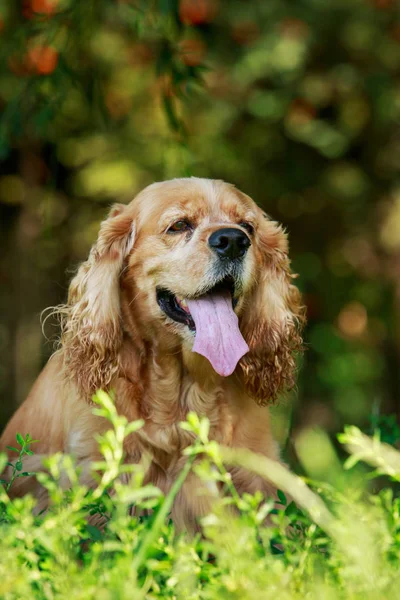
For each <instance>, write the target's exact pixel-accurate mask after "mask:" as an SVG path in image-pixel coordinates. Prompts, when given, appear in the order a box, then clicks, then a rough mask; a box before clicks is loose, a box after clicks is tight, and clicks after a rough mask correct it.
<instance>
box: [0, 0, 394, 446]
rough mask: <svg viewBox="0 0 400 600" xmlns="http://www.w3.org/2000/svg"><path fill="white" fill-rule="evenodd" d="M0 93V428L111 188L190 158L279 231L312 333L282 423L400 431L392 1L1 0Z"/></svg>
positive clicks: (19, 396)
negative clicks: (249, 200)
mask: <svg viewBox="0 0 400 600" xmlns="http://www.w3.org/2000/svg"><path fill="white" fill-rule="evenodd" d="M0 108H1V111H2V115H1V119H0V160H1V167H0V169H1V170H0V228H1V235H0V285H1V294H0V429H1V428H2V426H4V424H5V422H6V420H7V418H8V417H9V416H10V415H11V413H12V412H13V411H14V410H15V408H16V407H17V406H18V405H19V404H20V403H21V402H22V401H23V399H24V398H25V396H26V394H27V393H28V391H29V389H30V387H31V385H32V383H33V381H34V380H35V378H36V376H37V375H38V373H39V371H40V369H41V367H42V366H43V364H44V363H45V361H46V360H47V358H48V356H49V355H50V353H51V352H52V348H53V343H54V340H55V339H56V337H57V326H56V324H55V323H51V322H48V323H47V324H46V325H45V327H44V330H45V334H46V337H47V340H46V337H45V336H44V335H43V334H42V329H41V324H40V313H41V311H42V310H43V309H44V308H46V307H48V306H52V305H55V304H58V303H60V302H63V301H65V299H66V294H67V288H68V282H69V280H70V278H71V276H72V273H73V271H74V269H75V268H76V266H77V264H78V263H79V262H80V261H81V260H83V259H84V258H85V257H86V255H87V253H88V250H89V248H90V246H91V244H92V242H93V241H94V239H95V237H96V233H97V230H98V226H99V222H100V220H101V219H102V218H103V217H104V215H105V213H106V212H107V210H108V207H109V206H110V204H111V203H112V202H114V201H122V202H127V201H129V200H130V199H131V198H132V197H133V196H134V195H135V194H136V193H137V192H138V191H139V190H140V189H142V188H143V187H144V186H145V185H147V184H149V183H151V182H153V181H155V180H162V179H166V178H171V177H176V176H182V175H184V176H185V175H197V176H204V177H210V178H222V179H225V180H227V181H230V182H233V183H235V184H236V185H237V186H238V187H239V188H241V189H242V190H243V191H245V192H246V193H248V194H249V195H251V196H252V197H253V198H254V199H255V200H256V201H257V202H258V203H259V204H260V205H262V207H263V208H264V209H265V210H266V211H267V212H268V214H270V215H271V216H272V217H273V218H274V219H277V220H279V221H281V222H282V223H283V224H284V225H285V227H286V228H287V230H288V233H289V236H290V243H291V256H292V260H293V268H294V270H295V271H296V272H298V273H299V274H300V277H299V279H298V280H297V281H298V285H299V287H300V288H301V290H302V291H303V293H304V297H305V302H306V304H307V309H308V326H307V330H306V346H307V352H306V354H305V357H304V360H303V364H302V369H301V374H300V379H299V385H298V389H297V390H296V393H294V394H292V397H291V398H290V401H289V402H288V401H287V402H285V403H283V405H282V406H281V408H278V409H277V410H276V411H275V418H276V428H277V432H278V437H280V439H281V440H285V439H286V437H287V434H288V431H289V429H291V431H292V437H296V436H298V434H299V433H301V432H303V431H304V430H305V429H309V428H313V427H319V428H322V429H323V430H325V431H326V432H328V433H329V434H334V433H335V432H337V431H339V430H341V428H342V427H343V424H345V423H352V424H356V425H359V426H361V427H362V428H363V429H364V430H365V431H370V430H371V428H373V427H374V426H375V425H376V424H379V426H380V427H381V429H382V431H383V432H384V435H386V436H389V437H390V436H392V437H393V436H394V437H396V436H397V437H399V436H398V434H399V428H398V425H397V423H398V418H399V416H400V406H399V401H398V400H399V398H400V372H399V358H400V321H399V315H400V312H399V311H400V179H399V170H400V128H399V124H400V5H399V3H398V2H397V1H396V0H335V1H334V2H332V1H330V0H296V1H294V0H230V1H229V2H227V1H226V2H222V0H221V1H219V2H218V1H217V0H181V1H180V2H178V1H177V0H158V1H155V0H154V1H151V0H149V1H146V2H142V1H140V0H80V1H79V0H14V2H9V1H8V0H0ZM385 431H386V433H385ZM392 441H395V440H392Z"/></svg>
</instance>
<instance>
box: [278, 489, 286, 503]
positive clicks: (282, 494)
mask: <svg viewBox="0 0 400 600" xmlns="http://www.w3.org/2000/svg"><path fill="white" fill-rule="evenodd" d="M276 494H277V496H278V498H279V501H280V503H281V504H283V505H284V506H286V504H287V499H286V496H285V494H284V493H283V492H282V490H277V492H276Z"/></svg>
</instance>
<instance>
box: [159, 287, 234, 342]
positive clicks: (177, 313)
mask: <svg viewBox="0 0 400 600" xmlns="http://www.w3.org/2000/svg"><path fill="white" fill-rule="evenodd" d="M156 292H157V302H158V306H159V307H160V308H161V310H162V311H163V312H164V313H165V314H166V315H167V317H169V318H170V319H172V320H173V321H176V322H177V323H182V324H183V325H187V327H188V328H189V329H190V331H196V324H195V322H194V319H193V317H192V314H191V312H190V309H189V306H188V301H189V302H190V299H189V298H182V297H181V296H178V295H176V294H173V293H172V292H171V291H169V290H167V289H165V288H157V290H156ZM213 295H215V296H217V295H226V296H227V297H230V298H231V302H232V308H235V306H236V305H237V303H238V298H235V280H234V279H233V277H225V278H224V279H222V280H221V281H219V282H218V283H217V284H216V285H214V286H213V287H212V288H210V289H209V290H207V291H206V292H205V293H204V294H201V295H198V296H195V297H193V298H191V299H192V300H197V299H199V298H205V297H207V296H208V297H211V296H213Z"/></svg>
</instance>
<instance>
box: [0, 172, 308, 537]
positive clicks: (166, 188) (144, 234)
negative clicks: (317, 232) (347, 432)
mask: <svg viewBox="0 0 400 600" xmlns="http://www.w3.org/2000/svg"><path fill="white" fill-rule="evenodd" d="M293 278H294V275H293V274H292V273H291V271H290V261H289V258H288V242H287V236H286V234H285V232H284V230H283V228H282V227H281V226H280V225H279V224H277V223H276V222H274V221H273V220H271V219H270V218H269V217H268V216H267V215H266V214H265V213H264V212H263V211H262V210H261V209H260V208H259V207H258V206H257V205H256V204H255V202H254V201H253V200H252V199H251V198H250V197H249V196H247V195H246V194H244V193H243V192H241V191H239V190H238V189H237V188H235V187H234V186H233V185H231V184H228V183H225V182H223V181H219V180H209V179H201V178H195V177H192V178H182V179H173V180H170V181H165V182H159V183H154V184H152V185H150V186H148V187H147V188H145V189H144V190H143V191H142V192H140V193H139V194H138V195H137V196H136V197H135V198H134V200H132V202H131V203H130V204H128V205H122V204H116V205H115V206H113V208H112V210H111V212H110V214H109V215H108V218H107V219H106V220H105V221H103V223H102V224H101V227H100V232H99V235H98V239H97V241H96V242H95V244H94V245H93V247H92V249H91V251H90V254H89V257H88V259H87V260H86V262H84V263H83V264H81V266H80V267H79V269H78V271H77V274H76V275H75V277H74V278H73V279H72V282H71V284H70V288H69V296H68V302H67V304H66V305H63V306H61V307H57V309H56V312H57V313H58V314H59V316H60V318H61V338H60V346H59V349H58V350H57V351H56V352H55V353H54V355H53V356H52V357H51V359H50V360H49V362H48V364H47V365H46V367H45V368H44V370H43V371H42V373H41V374H40V376H39V378H38V379H37V381H36V383H35V384H34V386H33V389H32V391H31V392H30V394H29V396H28V398H27V399H26V401H25V402H24V403H23V404H22V405H21V407H20V408H19V409H18V410H17V412H16V413H15V415H14V416H13V417H12V419H11V421H10V422H9V423H8V425H7V427H6V429H5V431H4V433H3V435H2V437H1V440H0V449H5V448H6V446H7V445H13V444H15V441H14V440H15V435H16V433H17V432H19V433H21V434H23V435H25V434H26V433H29V434H31V436H32V437H33V438H35V439H37V440H39V442H38V443H37V444H36V445H35V448H34V450H35V455H34V456H31V457H27V458H26V461H25V463H24V470H26V471H35V470H37V469H40V464H41V460H42V458H43V456H45V455H49V454H52V453H55V452H58V451H61V452H65V453H70V454H72V455H73V456H74V457H75V458H76V460H77V464H78V465H79V466H81V467H83V473H86V475H85V476H84V477H85V478H86V479H87V481H86V483H89V484H90V475H89V473H90V469H89V468H88V466H89V465H90V463H91V462H92V461H95V460H98V459H99V450H98V446H97V442H96V440H95V435H96V434H98V433H99V432H104V431H105V430H106V429H107V428H108V424H107V422H105V420H104V419H103V418H102V417H99V416H95V415H94V414H93V412H92V403H91V398H92V395H93V394H94V393H95V392H96V390H98V389H103V390H114V393H115V402H116V407H117V410H118V412H119V413H120V414H123V415H125V416H126V418H127V419H128V420H129V421H133V420H136V419H143V421H144V425H143V427H142V428H141V429H140V430H139V431H137V432H135V433H134V434H132V435H130V436H129V437H128V438H127V439H126V440H125V443H124V451H125V461H126V462H127V463H137V462H138V461H140V459H141V456H142V455H143V453H149V454H150V456H151V464H150V467H149V469H148V471H147V474H146V482H151V483H153V484H155V485H157V486H158V487H159V488H160V489H161V490H162V491H164V492H165V493H167V492H168V490H169V489H170V487H171V485H172V483H173V482H174V480H175V478H176V477H177V474H178V473H179V472H180V470H181V469H182V466H183V465H184V462H185V460H186V458H185V456H184V455H183V454H182V451H183V450H184V448H185V447H187V446H188V445H190V444H191V443H192V442H193V434H191V433H190V432H187V431H185V430H183V429H182V428H181V427H180V425H179V423H180V422H181V421H183V420H185V419H186V415H187V413H188V412H189V411H194V412H196V413H197V414H198V415H205V416H206V417H207V418H208V419H209V421H210V438H211V439H213V440H216V441H217V442H219V443H221V444H224V445H227V446H230V447H239V448H248V449H250V450H252V451H254V452H258V453H260V454H262V455H265V456H267V457H269V458H273V459H276V460H279V453H278V449H277V446H276V444H275V442H274V440H273V437H272V433H271V427H270V421H269V412H268V408H266V406H267V405H268V404H270V403H272V402H274V401H275V400H276V398H277V397H278V395H279V394H281V393H283V392H285V390H288V389H290V388H292V387H293V385H294V383H295V376H296V354H297V353H299V352H300V351H301V348H302V339H301V331H302V326H303V323H304V308H303V306H302V302H301V295H300V293H299V291H298V289H297V287H296V286H295V285H294V284H293ZM230 472H231V476H232V481H233V484H234V485H235V487H236V488H237V490H238V492H239V493H243V492H249V493H254V492H255V491H256V490H261V491H262V492H264V493H265V494H273V489H272V487H271V485H270V484H268V483H267V482H266V481H264V480H261V478H259V477H257V476H254V475H252V474H251V473H249V472H247V471H245V470H244V469H240V468H237V467H235V468H231V469H230ZM200 488H201V486H200V483H199V480H198V478H197V477H196V475H195V474H194V473H190V474H189V476H188V477H187V479H186V480H185V483H184V484H183V487H182V488H181V490H180V492H179V494H178V496H177V497H176V499H175V503H174V506H173V510H172V518H173V520H174V522H175V525H176V527H177V528H178V529H179V530H182V529H187V530H195V529H196V527H198V523H199V519H200V518H201V517H202V516H203V515H205V514H207V512H208V511H209V510H210V501H209V499H208V498H207V497H206V496H205V495H202V494H201V493H200V492H199V490H200ZM10 492H11V493H13V494H14V495H16V496H18V495H23V494H25V493H27V492H31V493H33V494H34V495H36V496H37V497H38V499H39V508H44V507H45V505H46V497H45V495H44V494H43V489H42V488H40V485H39V484H38V482H37V481H36V479H35V477H34V476H30V477H23V478H19V479H17V480H16V482H15V484H14V486H13V488H11V490H10Z"/></svg>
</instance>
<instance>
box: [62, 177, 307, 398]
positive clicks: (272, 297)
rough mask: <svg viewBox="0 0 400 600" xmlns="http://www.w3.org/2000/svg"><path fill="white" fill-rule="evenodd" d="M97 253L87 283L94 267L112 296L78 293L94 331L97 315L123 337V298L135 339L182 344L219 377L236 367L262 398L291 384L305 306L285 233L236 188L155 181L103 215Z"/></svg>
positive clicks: (205, 182) (195, 181) (189, 181)
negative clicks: (86, 304)
mask: <svg viewBox="0 0 400 600" xmlns="http://www.w3.org/2000/svg"><path fill="white" fill-rule="evenodd" d="M132 229H134V232H135V233H134V238H132V233H131V232H132ZM93 259H94V262H95V265H94V266H93V267H92V268H91V269H88V267H86V270H85V278H86V282H85V283H86V288H88V279H90V277H88V273H89V275H90V273H91V270H93V269H94V271H93V273H92V276H93V282H94V283H95V285H96V286H101V285H103V286H111V287H112V289H113V291H114V292H115V293H113V294H112V297H110V291H108V296H109V297H108V301H107V292H106V293H105V296H104V297H103V298H102V303H103V305H102V306H101V307H100V306H99V307H96V306H93V298H94V294H93V290H92V292H91V294H89V293H88V292H89V290H88V289H86V291H84V290H81V291H80V292H79V294H80V296H82V291H83V292H84V294H83V295H85V296H86V300H87V299H88V298H89V296H91V299H92V307H91V311H92V315H91V321H92V333H91V337H92V338H93V329H95V324H94V321H95V317H94V315H95V313H96V312H97V313H98V317H99V320H100V322H101V325H102V327H103V329H104V326H105V323H106V322H107V321H108V322H109V324H111V326H112V327H111V329H110V332H109V333H108V334H107V335H108V336H109V339H111V340H112V341H114V338H115V336H118V335H119V336H120V335H121V334H120V332H118V331H117V329H118V322H117V321H118V314H117V315H116V314H113V313H115V310H117V311H118V312H119V308H118V306H119V301H120V297H121V296H122V299H123V313H122V314H123V315H124V317H125V321H126V322H125V323H124V324H123V326H124V328H125V329H128V330H129V329H131V330H132V331H131V334H132V335H133V336H135V335H136V336H137V335H140V336H141V337H143V338H146V339H147V340H148V341H151V340H154V341H156V342H157V344H158V346H159V347H160V348H162V347H165V348H167V347H168V346H171V345H176V344H177V343H182V344H184V345H185V346H186V347H189V348H191V349H193V351H195V352H198V353H199V354H203V355H204V356H205V357H206V358H207V359H208V360H209V362H210V363H211V364H212V366H213V368H214V369H215V371H217V373H219V374H220V375H222V376H228V375H230V374H231V373H233V372H234V371H235V369H236V368H237V366H238V365H240V369H241V371H242V372H243V373H244V376H245V380H246V385H247V387H248V391H249V392H250V393H251V394H252V395H253V396H254V397H255V398H256V399H257V400H258V401H259V402H265V401H267V400H268V399H273V397H274V396H275V394H276V392H277V391H278V390H279V389H280V388H282V387H285V386H289V385H290V384H291V383H292V374H291V372H292V371H293V368H294V362H293V358H292V354H293V351H295V350H296V349H298V346H299V344H300V338H299V335H298V330H297V325H298V323H299V321H300V320H301V316H302V309H301V305H300V302H299V296H298V293H297V290H296V288H294V286H292V285H291V275H290V272H289V262H288V258H287V240H286V235H285V234H284V232H283V231H282V229H281V228H280V227H279V226H278V225H277V224H276V223H274V222H272V221H271V220H269V219H268V217H267V216H266V215H265V214H264V213H263V212H262V211H261V210H260V209H259V208H258V207H257V205H256V204H255V203H254V202H253V200H251V198H249V197H248V196H246V195H245V194H243V193H242V192H240V191H238V190H237V189H236V188H234V187H233V186H232V185H229V184H226V183H224V182H222V181H211V180H204V179H197V178H191V179H178V180H172V181H167V182H163V183H157V184H153V185H151V186H149V187H148V188H146V189H145V190H144V191H143V192H141V193H140V194H139V195H138V196H137V197H136V198H135V200H133V202H132V203H131V204H130V205H128V206H127V207H118V208H116V209H115V210H114V212H113V213H112V214H111V216H110V218H109V219H108V220H107V221H105V222H104V224H103V228H102V232H101V233H100V236H99V240H98V242H97V244H96V246H95V247H94V251H93V252H92V262H93ZM89 262H90V259H89V261H88V263H89ZM103 263H104V264H103ZM110 263H111V264H110ZM85 264H87V263H85ZM101 264H103V267H104V270H103V281H100V280H101V273H102V271H101V269H100V265H101ZM112 265H113V266H112ZM116 265H119V266H118V267H117V266H116ZM82 268H84V265H83V267H82ZM107 268H108V269H110V268H111V269H113V270H112V274H113V278H112V280H111V279H110V275H107ZM117 272H118V280H116V277H115V276H116V274H117ZM107 277H108V281H107ZM76 279H77V280H78V281H76V282H75V284H74V282H73V283H72V285H71V301H72V303H73V305H75V306H76V305H77V303H81V302H82V297H81V298H78V297H75V296H76V295H77V294H76V292H77V291H78V289H79V286H81V287H82V276H81V277H80V278H79V273H78V275H77V277H76ZM114 288H115V289H114ZM79 294H78V295H79ZM117 295H118V297H117ZM107 313H108V314H107ZM81 333H82V332H81ZM78 335H79V333H78ZM101 339H103V340H104V332H103V335H102V338H101ZM103 343H104V342H103ZM283 362H285V363H288V365H287V366H286V365H285V364H282V363H283ZM286 367H287V368H286ZM267 371H268V373H269V381H267V380H266V378H267V376H268V374H267ZM289 372H290V373H289ZM267 396H268V398H267Z"/></svg>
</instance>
